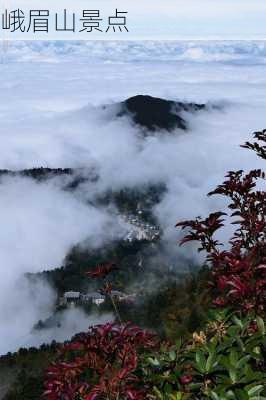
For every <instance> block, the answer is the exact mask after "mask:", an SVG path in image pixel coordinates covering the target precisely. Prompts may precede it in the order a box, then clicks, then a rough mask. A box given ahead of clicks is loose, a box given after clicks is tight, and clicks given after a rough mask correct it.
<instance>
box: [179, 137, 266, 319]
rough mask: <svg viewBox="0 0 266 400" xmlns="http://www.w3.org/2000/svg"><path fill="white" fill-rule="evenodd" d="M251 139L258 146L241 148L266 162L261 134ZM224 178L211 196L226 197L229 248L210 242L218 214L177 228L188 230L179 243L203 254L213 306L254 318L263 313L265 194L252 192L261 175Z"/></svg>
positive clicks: (238, 174) (265, 308) (265, 302)
mask: <svg viewBox="0 0 266 400" xmlns="http://www.w3.org/2000/svg"><path fill="white" fill-rule="evenodd" d="M254 136H255V138H256V139H257V140H258V141H259V142H260V143H257V142H255V143H249V142H247V143H246V144H245V145H244V146H242V147H244V148H248V149H251V150H253V151H255V152H256V153H257V155H258V156H260V157H261V158H263V159H266V146H265V143H266V130H265V131H262V132H256V133H255V134H254ZM226 178H227V179H226V180H225V181H224V182H223V184H222V185H219V186H218V187H217V188H216V189H215V190H214V191H213V192H211V193H209V195H210V196H212V195H222V196H226V197H227V198H229V200H230V203H229V206H228V207H229V209H230V210H231V213H230V217H231V218H232V224H235V225H236V230H235V233H234V235H233V237H232V238H231V240H230V241H229V246H230V248H229V250H227V251H225V250H223V251H222V250H220V246H222V244H221V243H219V242H218V241H217V240H216V239H215V236H214V235H215V233H216V232H217V230H219V229H220V228H222V226H223V222H224V219H223V216H224V215H226V214H224V213H221V212H216V213H213V214H210V215H209V217H208V218H206V219H201V218H196V219H195V220H192V221H182V222H179V223H178V224H177V226H178V227H182V229H188V230H189V232H188V234H187V235H186V236H185V237H184V239H183V240H182V241H181V244H183V243H186V242H189V241H193V240H196V241H199V242H200V244H201V246H200V248H199V251H202V250H205V251H206V252H207V254H208V257H207V260H208V261H209V262H210V264H211V269H212V274H213V282H212V285H213V288H214V291H215V293H217V297H216V299H215V300H214V304H215V305H217V306H225V305H231V306H232V305H233V306H234V307H236V308H238V309H241V310H244V311H249V310H253V311H255V312H256V313H259V314H265V312H266V243H265V239H266V192H265V191H263V190H257V183H258V181H259V180H260V181H262V182H264V181H265V172H263V171H262V170H253V171H250V172H249V173H248V174H245V173H244V172H243V171H236V172H233V171H230V172H229V173H228V174H227V176H226Z"/></svg>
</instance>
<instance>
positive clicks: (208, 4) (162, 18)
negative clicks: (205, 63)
mask: <svg viewBox="0 0 266 400" xmlns="http://www.w3.org/2000/svg"><path fill="white" fill-rule="evenodd" d="M0 4H1V8H2V10H4V9H6V8H8V9H9V10H14V9H17V8H19V9H22V10H25V12H26V10H29V9H44V8H45V9H49V10H50V12H51V14H50V15H52V13H53V12H60V11H62V10H63V9H67V10H68V11H69V12H74V11H75V12H76V13H77V14H78V13H79V12H82V10H84V9H90V10H92V9H95V10H100V12H101V16H102V18H103V22H102V24H105V23H107V20H108V17H109V16H111V15H113V13H114V11H115V9H116V8H117V9H118V10H119V11H127V12H128V15H127V18H128V19H127V26H128V29H129V32H126V31H125V30H123V31H122V32H117V33H116V34H112V33H111V32H108V34H105V33H103V34H102V33H101V32H99V31H96V30H94V32H91V33H89V34H88V33H87V32H85V33H84V32H83V33H79V32H76V33H75V34H73V33H67V32H64V33H59V32H56V33H55V32H52V30H51V32H50V33H49V34H47V33H40V32H38V34H35V35H33V34H32V33H31V32H29V33H24V34H22V33H19V32H17V33H12V34H10V37H9V38H10V39H12V38H13V39H15V38H16V39H34V38H35V39H44V38H46V39H60V40H61V39H84V40H88V39H89V40H95V39H104V40H108V39H114V38H115V39H122V40H124V39H132V40H135V39H197V38H198V39H246V40H247V39H264V38H266V25H265V21H266V3H265V1H264V0H234V1H232V0H164V1H157V2H154V1H151V0H142V1H141V2H139V4H138V2H136V1H135V0H97V1H96V0H91V1H88V0H75V1H73V0H72V1H70V0H57V2H54V1H52V0H47V1H45V7H44V2H43V1H41V0H9V1H7V0H1V2H0ZM53 25H54V24H53ZM1 33H2V38H3V37H4V35H5V36H8V32H7V31H5V32H4V33H3V31H2V32H1Z"/></svg>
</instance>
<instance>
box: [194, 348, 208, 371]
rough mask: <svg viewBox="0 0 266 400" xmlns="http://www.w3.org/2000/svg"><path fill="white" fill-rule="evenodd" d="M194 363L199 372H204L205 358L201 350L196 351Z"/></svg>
mask: <svg viewBox="0 0 266 400" xmlns="http://www.w3.org/2000/svg"><path fill="white" fill-rule="evenodd" d="M196 364H197V367H198V369H199V371H200V372H201V373H204V372H205V367H206V358H205V356H204V354H203V353H202V352H201V351H197V352H196Z"/></svg>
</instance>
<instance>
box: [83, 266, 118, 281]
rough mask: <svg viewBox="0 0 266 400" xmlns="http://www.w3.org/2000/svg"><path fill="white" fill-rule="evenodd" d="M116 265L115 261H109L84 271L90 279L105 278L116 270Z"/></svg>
mask: <svg viewBox="0 0 266 400" xmlns="http://www.w3.org/2000/svg"><path fill="white" fill-rule="evenodd" d="M117 269H118V267H117V265H116V264H115V263H112V262H109V263H106V264H100V265H98V266H97V267H96V268H94V269H93V270H92V271H89V272H86V275H87V276H88V277H90V278H92V279H97V278H106V277H107V275H109V274H110V273H111V272H113V271H115V270H117Z"/></svg>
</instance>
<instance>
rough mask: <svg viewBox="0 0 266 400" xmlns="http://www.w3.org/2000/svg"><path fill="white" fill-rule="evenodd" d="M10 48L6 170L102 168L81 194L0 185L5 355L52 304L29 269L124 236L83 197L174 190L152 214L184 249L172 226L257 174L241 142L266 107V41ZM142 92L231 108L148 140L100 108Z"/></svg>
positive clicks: (0, 86)
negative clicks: (232, 172)
mask: <svg viewBox="0 0 266 400" xmlns="http://www.w3.org/2000/svg"><path fill="white" fill-rule="evenodd" d="M9 51H10V53H9V54H8V57H10V58H7V61H6V63H3V64H0V76H1V80H0V90H1V93H3V96H2V97H1V99H0V116H1V125H0V141H1V153H0V168H12V169H21V168H25V167H26V168H29V167H34V166H36V165H38V166H40V165H44V166H49V167H66V166H68V167H70V166H73V167H81V166H85V167H88V166H91V165H94V164H95V165H96V167H97V168H98V171H99V173H100V176H101V179H100V180H99V182H98V183H95V185H85V186H84V187H83V191H81V193H77V194H75V195H73V194H70V193H66V192H63V191H62V190H61V186H62V183H61V182H60V180H59V181H58V180H57V181H56V182H49V183H43V184H37V183H36V182H33V181H32V180H30V179H26V178H23V179H22V178H20V179H19V178H17V179H4V181H3V183H2V184H1V185H0V227H1V228H0V320H1V321H0V322H2V323H1V325H0V326H1V328H0V343H1V348H0V352H1V351H6V350H8V349H9V348H10V349H11V348H14V346H15V345H16V344H17V343H18V342H19V338H21V336H23V337H26V339H25V340H24V339H23V340H24V342H23V343H24V345H26V344H31V343H32V341H31V340H32V337H31V338H30V340H28V339H27V338H28V335H29V333H30V330H31V327H32V325H33V323H34V322H36V319H40V318H41V317H42V316H48V315H49V311H50V310H51V307H52V303H53V300H54V298H53V293H52V292H51V290H50V288H49V287H47V286H46V285H45V284H41V286H40V287H39V286H38V287H33V288H30V289H29V287H27V285H26V283H24V282H22V274H23V273H24V272H28V271H41V270H43V269H46V268H53V267H57V266H60V264H61V263H62V260H63V258H64V256H65V255H66V253H67V251H68V250H69V248H70V247H71V246H72V245H73V244H75V243H76V242H79V241H82V240H84V239H86V238H89V241H90V242H91V243H92V242H93V243H98V242H99V240H100V241H101V240H103V239H104V240H105V239H108V238H109V237H110V236H109V234H110V235H113V234H115V235H116V234H119V233H120V231H121V230H120V227H119V226H118V219H117V218H116V217H115V216H113V215H111V216H110V215H109V213H108V211H107V210H102V209H100V210H99V209H95V208H94V207H91V206H90V207H89V206H88V205H86V204H85V200H86V199H87V198H91V197H93V196H94V195H95V193H97V192H103V191H104V190H106V189H110V188H111V189H119V188H123V187H124V186H125V185H127V186H130V187H135V186H137V185H139V184H142V183H151V182H158V181H164V182H166V183H167V186H168V192H167V194H166V196H165V197H164V199H163V201H162V203H161V204H160V205H159V206H157V207H156V210H155V211H156V213H157V215H158V217H159V218H160V221H161V224H162V225H163V227H164V228H165V232H166V237H167V240H168V241H169V243H170V241H171V240H173V241H174V242H175V243H174V245H173V247H172V248H174V249H175V248H176V249H177V246H176V239H177V236H178V234H177V232H175V230H174V228H173V226H174V224H175V222H176V221H177V220H178V219H183V218H187V217H188V218H192V217H193V216H195V215H198V214H202V215H205V214H207V213H208V212H209V211H210V210H213V209H216V208H220V207H222V206H223V202H221V200H220V199H213V200H207V199H206V196H205V194H206V193H207V192H208V191H209V190H210V189H211V188H213V187H214V186H215V185H216V184H218V183H220V182H221V180H222V178H223V175H224V173H225V172H226V171H227V170H228V169H239V168H243V167H244V168H246V169H250V168H256V167H260V166H261V162H260V160H259V159H257V158H256V157H255V156H254V155H253V154H252V153H251V152H248V151H245V150H243V149H240V148H239V144H240V143H243V142H244V141H245V140H246V139H248V138H250V136H249V135H250V133H251V132H253V131H255V130H258V129H263V128H264V127H265V104H266V95H265V93H266V90H265V89H266V77H265V65H264V63H265V44H264V43H245V44H243V43H241V44H240V43H239V42H237V43H231V44H229V43H227V42H224V43H221V44H219V45H217V43H205V44H204V43H195V42H192V43H187V44H184V43H172V44H171V43H160V44H156V43H154V42H148V43H147V44H146V45H143V44H140V43H127V44H122V43H109V44H108V45H104V44H102V43H98V44H97V45H96V46H95V47H94V48H93V47H92V45H91V44H87V43H84V44H82V45H81V44H69V43H65V44H64V43H60V44H58V43H56V44H55V43H51V44H49V45H47V44H45V43H35V44H30V46H29V47H28V46H27V45H25V43H20V44H19V45H16V46H11V47H10V49H9ZM92 54H93V55H94V57H95V58H94V59H93V60H91V57H92ZM27 57H28V58H27ZM47 58H48V59H49V62H47ZM156 58H157V59H158V60H157V61H156ZM51 59H52V60H53V61H54V62H50V61H51ZM125 59H126V60H125ZM25 60H28V61H25ZM32 60H33V61H34V62H31V61H32ZM42 60H43V62H42ZM97 60H98V61H97ZM103 60H104V61H103ZM206 60H207V61H208V63H205V62H204V61H206ZM125 61H126V62H125ZM191 61H192V62H191ZM136 94H150V95H154V96H160V97H165V98H170V99H178V100H187V101H193V102H208V101H210V102H213V101H214V102H218V103H219V104H223V106H224V107H223V108H222V109H219V110H218V109H217V110H212V111H206V112H201V113H199V114H197V115H194V116H191V115H186V116H185V117H186V118H187V119H188V121H189V124H190V130H189V131H188V132H181V131H176V132H175V134H173V135H167V134H165V132H163V133H161V134H160V135H158V136H155V137H149V138H146V139H145V140H143V139H140V137H139V131H138V129H137V128H136V127H134V126H132V125H131V124H130V123H129V121H128V119H127V118H122V119H120V120H118V119H116V118H115V116H114V114H113V115H112V114H111V113H110V112H108V111H107V112H104V111H102V110H100V109H99V108H97V107H98V106H99V105H102V104H106V103H113V102H117V101H121V100H124V99H125V98H127V97H129V96H132V95H136ZM88 104H89V105H88ZM107 225H108V229H106V226H107ZM106 235H107V236H106ZM170 245H171V243H170ZM170 247H171V246H170ZM176 260H177V261H176V267H177V265H178V258H176ZM32 299H34V301H32ZM14 315H15V318H14V319H13V316H14ZM3 321H4V323H3ZM82 321H83V320H82ZM82 326H83V325H82ZM23 340H22V341H23Z"/></svg>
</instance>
